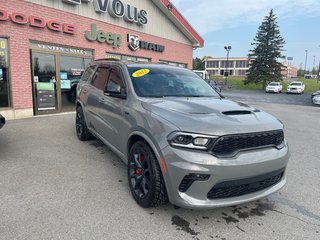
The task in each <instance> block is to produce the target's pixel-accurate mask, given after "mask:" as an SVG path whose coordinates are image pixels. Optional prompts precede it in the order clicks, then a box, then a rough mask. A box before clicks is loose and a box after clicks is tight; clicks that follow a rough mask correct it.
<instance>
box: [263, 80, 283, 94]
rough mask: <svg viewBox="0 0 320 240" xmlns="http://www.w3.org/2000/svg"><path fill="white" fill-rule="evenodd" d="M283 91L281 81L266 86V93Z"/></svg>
mask: <svg viewBox="0 0 320 240" xmlns="http://www.w3.org/2000/svg"><path fill="white" fill-rule="evenodd" d="M269 92H273V93H281V92H282V84H281V83H280V82H271V83H269V84H268V86H267V87H266V93H269Z"/></svg>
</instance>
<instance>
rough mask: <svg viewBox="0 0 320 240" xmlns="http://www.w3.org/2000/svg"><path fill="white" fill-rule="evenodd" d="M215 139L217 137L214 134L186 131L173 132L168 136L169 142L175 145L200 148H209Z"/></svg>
mask: <svg viewBox="0 0 320 240" xmlns="http://www.w3.org/2000/svg"><path fill="white" fill-rule="evenodd" d="M215 140H216V138H215V137H212V136H207V135H201V134H194V133H184V132H173V133H171V134H169V136H168V142H169V144H170V145H171V146H173V147H183V148H191V149H198V150H208V148H209V146H210V145H212V143H213V142H214V141H215Z"/></svg>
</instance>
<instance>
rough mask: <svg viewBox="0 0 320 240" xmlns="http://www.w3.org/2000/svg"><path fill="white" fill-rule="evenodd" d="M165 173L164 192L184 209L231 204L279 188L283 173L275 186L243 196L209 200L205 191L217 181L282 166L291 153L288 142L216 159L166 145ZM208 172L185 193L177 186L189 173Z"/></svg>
mask: <svg viewBox="0 0 320 240" xmlns="http://www.w3.org/2000/svg"><path fill="white" fill-rule="evenodd" d="M162 155H163V156H164V159H165V162H166V165H167V173H165V174H164V179H165V182H166V187H167V192H168V196H169V199H170V202H171V203H172V204H175V205H177V206H180V207H185V208H195V209H201V208H214V207H224V206H232V205H237V204H242V203H246V202H250V201H253V200H257V199H260V198H263V197H265V196H268V195H269V194H271V193H274V192H276V191H278V190H279V189H281V188H282V187H283V186H284V185H285V183H286V177H285V174H283V175H282V177H281V179H280V180H279V181H278V182H277V183H276V184H274V185H272V186H270V187H267V188H265V189H262V190H259V191H256V192H251V193H248V194H245V195H241V196H236V197H229V198H221V199H208V196H207V195H208V193H209V191H210V190H211V189H212V188H213V186H215V185H216V184H218V183H221V182H226V181H234V180H239V181H241V180H243V179H248V178H254V177H259V176H262V175H265V174H266V173H270V172H275V171H278V170H280V169H285V168H286V166H287V163H288V159H289V156H290V153H289V148H288V145H287V144H286V143H285V147H284V148H282V149H281V150H278V149H276V148H265V149H256V150H250V151H245V152H240V153H239V154H238V155H236V156H235V157H232V158H217V157H215V156H212V155H210V154H209V153H207V152H193V151H186V150H182V149H176V148H172V147H171V146H167V147H165V148H164V149H163V150H162ZM191 173H194V174H204V175H210V177H209V179H206V180H201V181H194V182H193V183H192V185H191V186H190V187H189V188H188V189H187V191H185V192H181V191H179V185H180V183H181V181H182V180H183V178H184V177H185V176H186V175H188V174H191Z"/></svg>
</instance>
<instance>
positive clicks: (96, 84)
mask: <svg viewBox="0 0 320 240" xmlns="http://www.w3.org/2000/svg"><path fill="white" fill-rule="evenodd" d="M108 76H109V66H108V65H101V66H99V67H98V68H97V70H96V72H95V74H94V76H93V78H92V80H91V82H90V84H87V85H85V86H83V87H82V90H81V91H82V92H81V97H82V100H81V101H82V102H83V103H85V106H84V107H85V114H86V120H87V126H88V127H89V128H90V129H93V130H94V131H96V132H97V133H98V134H99V135H102V132H103V131H104V119H102V117H101V114H100V101H101V98H103V96H104V89H105V86H106V83H107V80H108Z"/></svg>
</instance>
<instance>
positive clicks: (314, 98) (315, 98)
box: [311, 91, 320, 105]
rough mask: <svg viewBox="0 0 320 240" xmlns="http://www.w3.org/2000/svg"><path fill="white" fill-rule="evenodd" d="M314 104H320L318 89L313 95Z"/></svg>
mask: <svg viewBox="0 0 320 240" xmlns="http://www.w3.org/2000/svg"><path fill="white" fill-rule="evenodd" d="M311 99H312V102H313V104H316V105H320V91H317V92H315V93H313V94H312V96H311Z"/></svg>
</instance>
